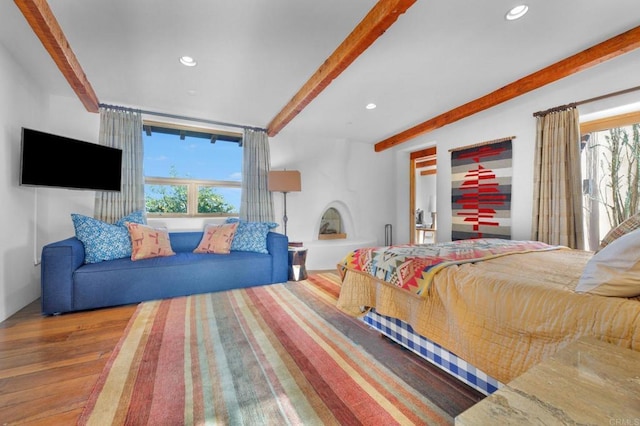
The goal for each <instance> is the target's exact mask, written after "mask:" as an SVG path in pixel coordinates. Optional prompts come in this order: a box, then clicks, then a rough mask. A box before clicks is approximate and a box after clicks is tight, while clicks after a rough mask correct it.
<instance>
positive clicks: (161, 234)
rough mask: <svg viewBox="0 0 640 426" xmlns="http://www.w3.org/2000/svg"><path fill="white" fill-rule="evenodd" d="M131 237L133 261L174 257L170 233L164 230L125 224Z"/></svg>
mask: <svg viewBox="0 0 640 426" xmlns="http://www.w3.org/2000/svg"><path fill="white" fill-rule="evenodd" d="M125 223H126V225H127V228H128V229H129V235H130V237H131V247H132V248H131V260H141V259H149V258H152V257H165V256H174V255H175V254H176V253H175V252H174V251H173V250H172V249H171V242H170V241H169V232H168V231H167V230H166V229H164V228H154V227H152V226H148V225H142V224H139V223H134V222H125Z"/></svg>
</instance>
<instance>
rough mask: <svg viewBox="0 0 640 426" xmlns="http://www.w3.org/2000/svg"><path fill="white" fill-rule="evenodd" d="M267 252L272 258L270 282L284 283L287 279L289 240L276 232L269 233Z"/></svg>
mask: <svg viewBox="0 0 640 426" xmlns="http://www.w3.org/2000/svg"><path fill="white" fill-rule="evenodd" d="M267 250H268V251H269V254H271V256H272V259H271V262H272V264H271V267H272V268H271V274H272V275H271V282H272V283H283V282H286V281H287V279H288V277H289V238H287V236H286V235H282V234H279V233H277V232H269V233H268V234H267Z"/></svg>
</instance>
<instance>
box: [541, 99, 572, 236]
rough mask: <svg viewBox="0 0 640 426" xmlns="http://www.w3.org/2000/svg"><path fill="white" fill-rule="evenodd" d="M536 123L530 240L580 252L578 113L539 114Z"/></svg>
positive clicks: (569, 109) (563, 111) (570, 110)
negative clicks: (575, 249) (562, 246)
mask: <svg viewBox="0 0 640 426" xmlns="http://www.w3.org/2000/svg"><path fill="white" fill-rule="evenodd" d="M536 120H537V123H536V148H535V159H534V194H533V196H534V198H533V221H532V230H531V234H532V239H534V240H538V241H542V242H545V243H548V244H559V245H564V246H568V247H571V248H577V249H584V231H583V213H582V184H581V183H582V177H581V167H580V124H579V115H578V111H577V109H576V108H575V107H569V108H566V109H562V110H559V111H558V110H556V111H553V112H549V113H539V114H536Z"/></svg>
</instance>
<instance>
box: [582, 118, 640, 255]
mask: <svg viewBox="0 0 640 426" xmlns="http://www.w3.org/2000/svg"><path fill="white" fill-rule="evenodd" d="M639 123H640V112H639V113H629V114H624V115H618V116H615V117H609V118H606V119H601V120H596V121H591V122H587V123H583V124H581V126H580V130H581V133H582V136H581V153H582V175H583V181H582V182H583V185H582V189H583V194H584V199H583V207H584V217H585V236H586V248H587V249H589V250H596V249H597V248H598V246H599V244H600V241H601V240H602V238H603V237H604V236H605V235H606V233H607V232H608V231H609V230H610V229H611V228H614V227H615V226H617V225H619V224H620V223H622V222H623V221H624V220H625V219H627V218H629V217H631V216H633V215H634V214H636V213H638V212H639V211H640V124H639Z"/></svg>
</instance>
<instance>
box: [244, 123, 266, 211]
mask: <svg viewBox="0 0 640 426" xmlns="http://www.w3.org/2000/svg"><path fill="white" fill-rule="evenodd" d="M242 146H243V164H242V198H241V200H240V219H244V220H247V221H252V222H273V198H272V196H271V192H269V190H268V186H267V176H268V174H269V170H270V168H271V156H270V151H269V138H268V136H267V133H266V132H265V131H264V130H252V129H245V131H244V137H243V139H242Z"/></svg>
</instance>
